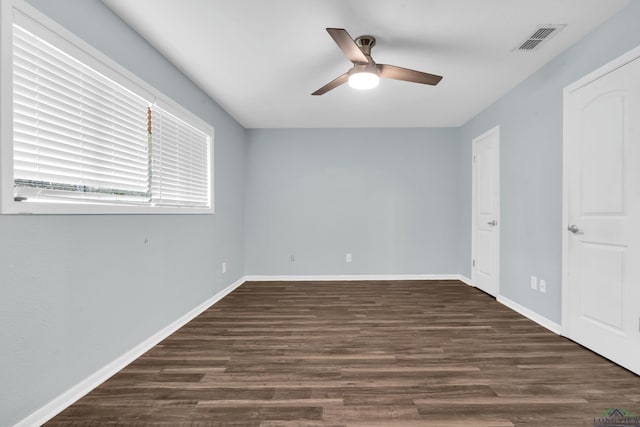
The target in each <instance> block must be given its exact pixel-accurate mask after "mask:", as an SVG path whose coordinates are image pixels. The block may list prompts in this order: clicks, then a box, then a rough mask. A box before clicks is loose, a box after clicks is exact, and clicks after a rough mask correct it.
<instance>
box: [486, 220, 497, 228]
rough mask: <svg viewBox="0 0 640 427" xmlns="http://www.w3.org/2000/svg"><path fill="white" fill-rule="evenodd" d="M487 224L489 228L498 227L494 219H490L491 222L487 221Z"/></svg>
mask: <svg viewBox="0 0 640 427" xmlns="http://www.w3.org/2000/svg"><path fill="white" fill-rule="evenodd" d="M487 224H488V225H490V226H492V227H495V226H496V225H498V222H497V221H496V220H495V219H492V220H491V221H489V222H488V223H487Z"/></svg>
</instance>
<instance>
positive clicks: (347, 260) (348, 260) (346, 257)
mask: <svg viewBox="0 0 640 427" xmlns="http://www.w3.org/2000/svg"><path fill="white" fill-rule="evenodd" d="M344 260H345V262H351V254H346V255H345V257H344Z"/></svg>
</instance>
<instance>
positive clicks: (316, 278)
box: [244, 274, 469, 283]
mask: <svg viewBox="0 0 640 427" xmlns="http://www.w3.org/2000/svg"><path fill="white" fill-rule="evenodd" d="M244 279H245V280H246V281H251V282H297V281H299V282H327V281H330V282H337V281H355V280H459V281H461V282H464V283H467V282H465V280H469V279H467V278H466V277H464V276H461V275H459V274H349V275H338V274H327V275H297V276H296V275H290V276H288V275H280V276H270V275H248V276H245V277H244ZM463 279H464V280H463Z"/></svg>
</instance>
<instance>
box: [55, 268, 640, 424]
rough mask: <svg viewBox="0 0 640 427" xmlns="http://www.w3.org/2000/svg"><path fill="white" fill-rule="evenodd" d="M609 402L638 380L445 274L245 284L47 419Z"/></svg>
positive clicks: (372, 412) (277, 420) (583, 412)
mask: <svg viewBox="0 0 640 427" xmlns="http://www.w3.org/2000/svg"><path fill="white" fill-rule="evenodd" d="M638 357H640V355H638ZM612 408H619V409H621V410H626V411H628V413H630V414H631V415H640V377H638V376H636V375H634V374H633V373H631V372H628V371H626V370H624V369H622V368H620V367H618V366H617V365H615V364H613V363H611V362H609V361H607V360H605V359H603V358H601V357H599V356H598V355H596V354H594V353H592V352H590V351H588V350H586V349H584V348H582V347H581V346H579V345H577V344H575V343H573V342H571V341H569V340H567V339H565V338H562V337H559V336H557V335H554V334H553V333H551V332H548V331H547V330H545V329H544V328H542V327H540V326H538V325H537V324H535V323H533V322H531V321H529V320H528V319H526V318H524V317H522V316H520V315H519V314H517V313H515V312H513V311H511V310H510V309H508V308H506V307H504V306H502V305H501V304H499V303H497V302H496V301H495V300H494V299H493V298H491V297H489V296H488V295H486V294H484V293H482V292H480V291H478V290H476V289H474V288H471V287H468V286H466V285H464V284H461V283H459V282H453V281H452V282H424V281H410V282H404V281H403V282H331V283H327V282H263V283H256V282H247V283H245V284H243V285H242V286H241V287H239V288H238V289H236V290H235V291H234V292H232V293H231V294H230V295H228V296H227V297H226V298H224V299H223V300H222V301H220V302H219V303H218V304H216V305H214V306H213V307H211V308H210V309H209V310H207V311H206V312H204V313H203V314H202V315H200V316H199V317H197V318H196V319H194V320H193V321H192V322H190V323H189V324H187V325H186V326H185V327H183V328H182V329H180V330H179V331H178V332H176V333H175V334H173V335H172V336H170V337H169V338H167V339H166V340H164V341H163V342H162V343H160V344H159V345H157V346H156V347H154V348H153V349H152V350H150V351H149V352H147V353H146V354H144V355H143V356H142V357H141V358H139V359H138V360H136V361H135V362H133V363H132V364H131V365H129V366H128V367H127V368H125V369H124V370H122V371H121V372H120V373H118V374H117V375H115V376H114V377H112V378H111V379H110V380H108V381H106V382H105V383H104V384H102V385H101V386H99V387H98V388H97V389H95V390H94V391H92V392H91V393H89V394H88V395H87V396H85V397H84V398H82V399H80V400H79V401H78V402H77V403H75V404H74V405H72V406H70V407H69V408H67V409H66V410H65V411H63V412H62V413H60V414H59V415H58V416H57V417H55V418H54V419H53V420H51V421H50V422H49V423H48V424H47V425H49V426H110V425H121V426H142V425H154V426H162V425H166V426H169V425H171V426H183V425H184V426H254V427H258V426H261V427H275V426H282V427H310V426H318V427H320V426H325V427H326V426H335V427H337V426H389V427H394V426H398V427H412V426H475V427H480V426H580V425H585V426H593V425H594V422H593V418H594V417H599V416H601V415H602V414H603V413H605V411H607V409H612Z"/></svg>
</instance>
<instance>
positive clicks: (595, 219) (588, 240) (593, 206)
mask: <svg viewBox="0 0 640 427" xmlns="http://www.w3.org/2000/svg"><path fill="white" fill-rule="evenodd" d="M638 56H640V50H637V51H636V54H635V57H636V58H638ZM629 58H630V56H625V58H621V59H620V60H619V61H616V63H615V64H610V65H608V66H606V67H605V68H604V69H602V70H599V71H597V72H596V73H595V74H593V75H591V76H587V77H586V78H585V79H582V80H580V81H579V82H576V83H575V84H574V85H571V86H570V87H568V88H567V89H565V99H564V102H565V106H564V108H565V111H564V112H565V118H564V120H565V123H564V131H565V135H564V145H565V146H564V168H565V182H566V184H565V194H564V197H565V223H564V226H565V230H564V234H565V237H564V243H565V245H564V270H565V271H564V287H563V322H565V325H564V327H565V334H566V335H567V336H568V337H569V338H571V339H573V340H574V341H577V342H578V343H580V344H582V345H584V346H585V347H588V348H590V349H592V350H593V351H595V352H597V353H600V354H601V355H603V356H605V357H607V358H609V359H611V360H613V361H614V362H616V363H618V364H620V365H622V366H624V367H626V368H628V369H630V370H632V371H634V372H636V373H638V374H640V330H639V328H640V127H639V125H640V59H635V60H633V61H631V62H629Z"/></svg>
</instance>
